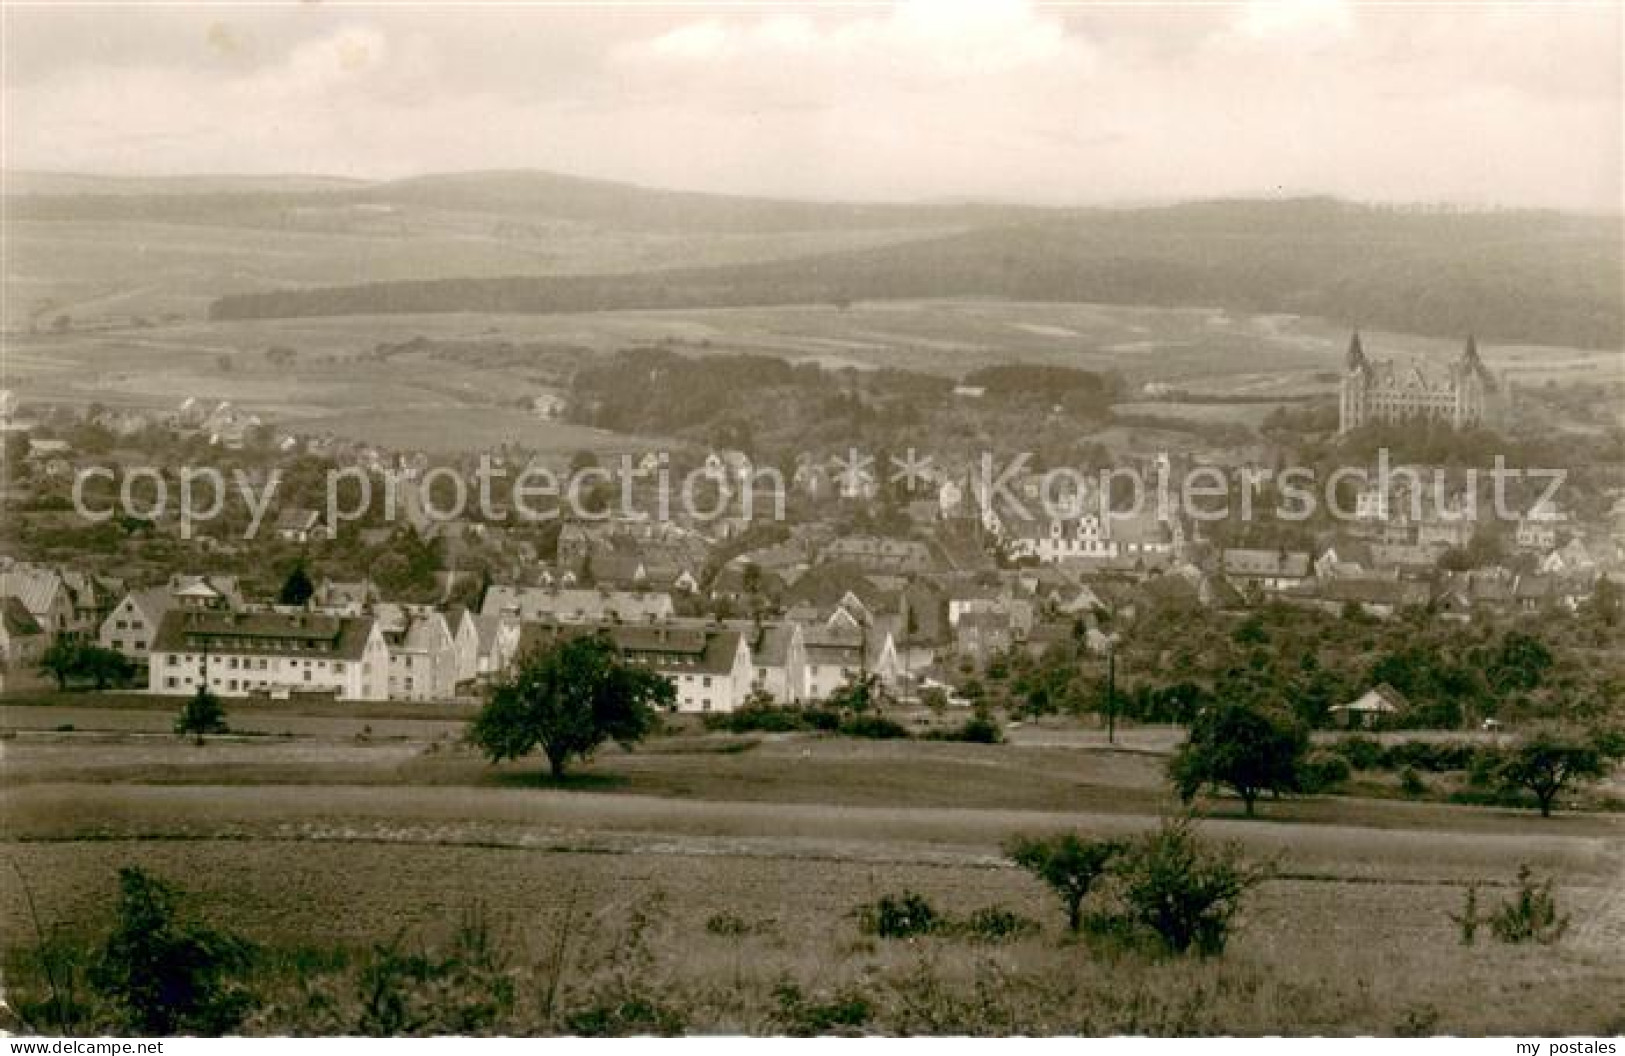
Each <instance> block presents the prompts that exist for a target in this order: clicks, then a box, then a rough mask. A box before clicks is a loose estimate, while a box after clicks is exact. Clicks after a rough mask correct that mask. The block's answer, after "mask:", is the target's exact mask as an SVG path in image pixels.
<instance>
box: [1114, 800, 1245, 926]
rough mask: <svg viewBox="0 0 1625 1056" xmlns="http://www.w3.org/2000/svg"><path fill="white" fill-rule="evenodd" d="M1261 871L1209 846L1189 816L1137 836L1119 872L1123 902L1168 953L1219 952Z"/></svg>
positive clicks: (1230, 852)
mask: <svg viewBox="0 0 1625 1056" xmlns="http://www.w3.org/2000/svg"><path fill="white" fill-rule="evenodd" d="M1264 875H1265V872H1264V870H1262V869H1259V868H1255V867H1252V866H1249V865H1247V864H1245V863H1243V862H1242V861H1241V859H1240V856H1239V854H1238V852H1237V851H1236V849H1235V847H1233V846H1225V847H1217V848H1215V847H1210V846H1208V845H1206V844H1205V843H1204V842H1203V841H1202V840H1201V839H1200V838H1199V837H1198V836H1197V834H1196V826H1195V824H1194V823H1193V822H1192V821H1191V819H1190V818H1189V817H1181V818H1172V819H1165V820H1164V821H1163V823H1162V825H1161V826H1160V827H1159V828H1158V829H1157V830H1156V831H1154V832H1148V833H1146V834H1145V835H1144V836H1142V837H1140V839H1139V840H1138V842H1137V843H1136V844H1135V845H1134V847H1133V848H1132V849H1131V850H1130V851H1129V853H1128V855H1127V857H1126V860H1125V862H1124V864H1123V868H1122V869H1121V876H1122V878H1123V900H1124V902H1126V903H1127V904H1128V907H1129V912H1130V914H1131V915H1132V916H1133V918H1134V919H1135V920H1136V921H1138V922H1139V923H1140V924H1142V925H1144V926H1145V927H1147V928H1149V929H1151V931H1152V932H1154V933H1155V934H1156V936H1157V938H1158V939H1160V940H1161V941H1162V944H1163V945H1164V946H1165V947H1167V949H1168V950H1169V951H1170V952H1172V953H1186V952H1189V951H1191V950H1193V949H1194V950H1195V951H1196V952H1197V953H1200V954H1203V955H1211V954H1216V953H1221V952H1223V950H1224V944H1225V940H1226V939H1227V938H1229V934H1230V921H1231V918H1233V917H1234V916H1235V914H1236V911H1237V910H1238V909H1240V908H1241V898H1242V896H1243V895H1244V894H1246V893H1247V891H1248V890H1249V889H1250V888H1252V887H1253V886H1255V885H1256V884H1258V883H1259V882H1260V881H1261V880H1263V879H1264Z"/></svg>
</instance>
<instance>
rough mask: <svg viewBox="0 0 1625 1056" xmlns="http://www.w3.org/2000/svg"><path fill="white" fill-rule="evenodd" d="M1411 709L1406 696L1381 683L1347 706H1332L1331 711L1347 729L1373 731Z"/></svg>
mask: <svg viewBox="0 0 1625 1056" xmlns="http://www.w3.org/2000/svg"><path fill="white" fill-rule="evenodd" d="M1409 707H1410V702H1409V701H1407V700H1406V699H1405V696H1404V694H1402V693H1400V692H1399V690H1397V689H1395V688H1394V687H1393V686H1390V685H1389V684H1388V683H1386V682H1381V683H1378V684H1377V685H1375V686H1372V687H1371V688H1370V689H1368V690H1366V691H1365V692H1364V693H1362V694H1360V695H1359V696H1358V697H1356V698H1355V699H1354V700H1351V701H1349V702H1348V703H1347V704H1334V705H1332V707H1331V708H1330V711H1331V713H1332V715H1333V716H1335V717H1336V719H1337V721H1338V723H1339V724H1340V725H1342V726H1343V727H1345V728H1354V727H1358V728H1360V729H1372V728H1374V727H1377V726H1380V725H1382V724H1383V723H1385V722H1388V721H1391V720H1392V719H1393V718H1394V717H1396V716H1397V715H1399V714H1400V713H1401V712H1403V711H1404V710H1405V709H1407V708H1409Z"/></svg>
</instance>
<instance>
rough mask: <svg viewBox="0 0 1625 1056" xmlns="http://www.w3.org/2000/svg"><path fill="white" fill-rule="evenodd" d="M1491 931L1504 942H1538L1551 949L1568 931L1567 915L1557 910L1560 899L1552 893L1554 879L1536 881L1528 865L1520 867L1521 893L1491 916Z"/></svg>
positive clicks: (1519, 882) (1519, 883) (1503, 904)
mask: <svg viewBox="0 0 1625 1056" xmlns="http://www.w3.org/2000/svg"><path fill="white" fill-rule="evenodd" d="M1490 930H1491V931H1493V932H1494V933H1495V937H1496V938H1497V939H1500V940H1501V941H1502V942H1510V943H1520V942H1538V943H1540V944H1541V945H1542V946H1550V945H1551V944H1552V943H1554V942H1556V941H1557V940H1558V939H1561V938H1562V937H1563V933H1564V932H1566V931H1568V930H1569V918H1568V915H1567V914H1566V913H1559V912H1558V911H1557V896H1555V895H1553V894H1552V878H1551V877H1547V878H1546V879H1545V880H1544V881H1542V882H1540V883H1536V882H1535V877H1534V872H1533V870H1531V869H1530V868H1529V865H1528V863H1524V864H1523V865H1520V866H1518V893H1517V894H1516V895H1514V896H1513V897H1512V899H1511V900H1510V901H1508V902H1503V903H1501V908H1500V909H1497V910H1496V911H1495V913H1494V915H1492V916H1491V917H1490Z"/></svg>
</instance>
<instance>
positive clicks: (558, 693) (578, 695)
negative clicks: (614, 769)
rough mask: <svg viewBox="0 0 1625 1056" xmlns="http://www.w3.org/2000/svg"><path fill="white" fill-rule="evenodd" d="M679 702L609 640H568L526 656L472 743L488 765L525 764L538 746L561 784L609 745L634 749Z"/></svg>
mask: <svg viewBox="0 0 1625 1056" xmlns="http://www.w3.org/2000/svg"><path fill="white" fill-rule="evenodd" d="M675 698H676V691H675V689H674V688H673V686H672V684H671V682H670V680H668V679H667V678H665V677H664V676H662V675H659V674H656V673H655V672H653V671H648V670H645V669H643V668H641V667H637V666H634V665H631V664H626V663H624V662H622V660H621V658H620V655H619V654H618V653H617V652H616V649H615V645H614V643H613V642H611V641H610V640H609V638H608V636H607V635H603V634H598V635H585V636H581V637H575V638H567V639H565V640H563V641H560V642H558V643H556V644H554V645H552V646H550V647H548V648H545V649H541V650H538V651H536V652H534V653H532V654H530V655H529V656H527V657H525V659H524V660H522V661H521V662H520V664H519V667H518V669H517V670H516V671H515V672H514V674H513V675H512V676H511V677H509V678H507V679H505V680H503V681H501V682H499V683H497V684H496V685H494V686H492V687H491V691H490V694H489V696H488V698H487V700H486V703H485V707H484V708H482V709H481V711H480V713H479V715H478V716H477V717H476V718H475V719H474V722H473V724H472V725H471V726H470V727H469V731H468V737H469V740H470V741H472V742H473V743H474V744H475V745H477V746H478V747H479V748H480V750H481V751H483V752H484V753H485V755H486V757H487V758H488V759H490V760H491V761H492V762H501V761H503V760H506V759H518V758H520V757H521V756H524V755H528V754H529V753H530V752H532V751H534V750H535V749H537V748H540V749H541V750H542V753H543V754H544V755H546V756H547V764H548V767H549V769H550V770H551V772H552V774H553V776H554V778H559V777H562V776H564V772H565V769H566V768H567V767H568V766H569V764H570V761H571V760H573V759H586V758H587V757H589V756H590V755H592V753H593V752H594V751H596V750H597V749H598V747H599V746H600V745H602V744H603V743H604V742H605V741H608V740H614V741H616V742H618V743H620V744H622V745H631V744H634V743H636V742H637V741H640V740H642V739H643V738H644V737H645V736H646V735H647V734H648V733H649V731H650V730H651V729H653V728H654V725H655V723H656V721H657V717H656V710H657V709H659V708H664V707H669V706H670V705H671V704H672V702H673V701H674V700H675Z"/></svg>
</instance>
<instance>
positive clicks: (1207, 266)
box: [211, 174, 1625, 348]
mask: <svg viewBox="0 0 1625 1056" xmlns="http://www.w3.org/2000/svg"><path fill="white" fill-rule="evenodd" d="M561 179H562V178H561ZM544 186H552V185H551V184H545V183H544V182H539V181H538V180H537V179H536V178H535V177H533V176H530V177H526V178H523V179H516V180H515V181H514V182H513V183H511V184H510V183H508V182H507V181H505V180H504V179H503V178H501V177H498V176H493V175H490V174H487V175H485V176H482V177H479V178H471V179H470V181H469V182H464V181H463V180H462V179H461V178H457V177H434V178H426V179H425V180H421V181H402V182H400V183H396V184H390V185H385V186H384V188H382V189H378V188H369V189H368V190H367V192H366V193H368V194H374V193H375V192H380V193H387V194H389V195H392V196H400V197H399V198H397V199H395V200H403V201H404V200H412V199H413V198H414V196H417V197H418V198H419V200H433V201H436V202H439V203H447V202H449V201H453V200H456V199H457V198H458V197H459V196H464V197H466V196H471V195H478V196H480V198H481V199H482V200H483V201H485V202H486V203H487V205H488V207H489V203H491V202H493V201H500V202H505V203H506V204H505V206H504V208H511V209H513V210H515V211H518V212H526V211H529V210H533V209H540V208H548V207H550V208H556V209H569V210H576V211H578V213H581V214H586V213H592V212H595V211H601V210H604V209H616V208H618V209H620V210H621V214H620V215H621V216H622V218H623V219H624V220H626V221H627V222H632V223H640V224H657V223H659V222H661V218H666V220H667V222H674V218H676V217H678V216H681V217H684V218H690V217H693V216H696V215H699V214H703V213H705V212H706V211H708V210H711V211H714V212H713V213H712V214H711V215H710V218H709V219H708V221H707V222H708V223H709V224H711V225H713V226H716V225H721V224H724V223H728V222H738V223H746V222H749V223H754V224H764V225H770V224H773V223H777V222H780V221H781V220H783V221H784V222H789V221H788V219H787V218H790V217H797V218H798V219H797V220H796V221H795V222H796V223H800V224H807V223H814V222H815V221H814V220H813V219H812V217H813V216H814V215H816V216H818V217H821V218H825V219H824V222H829V223H836V224H841V223H854V224H856V223H860V222H861V223H864V224H869V225H877V224H879V223H884V222H896V223H914V222H916V221H915V219H914V218H915V217H924V216H930V217H933V218H934V219H933V222H934V223H936V224H937V225H942V224H943V223H944V222H945V220H946V218H947V217H949V216H953V217H954V218H956V219H958V220H959V221H961V222H962V223H964V224H966V225H968V226H969V227H970V229H967V230H960V231H958V232H956V233H951V234H946V235H939V236H935V237H926V238H918V239H913V240H908V241H902V242H898V243H896V244H888V245H881V246H878V247H874V248H863V249H854V250H844V251H839V252H832V253H822V254H818V255H812V256H803V257H797V258H793V259H783V260H768V261H763V262H753V263H748V264H736V265H727V266H719V267H699V268H676V269H667V270H663V271H659V272H624V273H617V274H602V275H549V276H535V275H530V276H501V277H483V278H457V277H447V278H441V279H430V280H425V281H403V282H381V283H372V284H366V285H353V286H336V287H321V288H307V289H283V290H277V291H270V292H263V293H247V294H239V295H233V296H227V297H222V298H220V299H219V300H217V301H216V302H214V304H213V306H212V308H211V314H212V315H213V316H214V317H216V318H221V319H241V318H274V317H283V316H311V315H346V314H362V313H368V314H371V313H391V312H443V311H489V312H569V311H593V310H607V309H628V308H699V307H737V306H747V305H763V304H804V303H841V302H849V301H855V300H876V299H895V298H919V297H950V296H993V297H1004V298H1010V299H1018V300H1038V301H1086V302H1098V303H1108V304H1138V305H1154V306H1193V305H1201V306H1212V307H1218V308H1225V309H1228V310H1234V311H1246V312H1291V313H1296V314H1305V315H1319V316H1325V317H1328V318H1333V319H1341V320H1347V321H1349V322H1351V323H1359V324H1362V325H1368V326H1372V327H1378V328H1385V329H1392V330H1399V331H1408V332H1412V333H1418V334H1436V335H1451V336H1455V335H1461V334H1464V333H1467V332H1475V333H1477V334H1478V335H1479V336H1481V337H1483V338H1485V339H1487V340H1494V341H1507V342H1528V343H1544V344H1557V345H1574V346H1579V347H1591V348H1619V347H1621V345H1622V344H1625V305H1622V298H1625V293H1622V291H1625V267H1622V259H1621V240H1620V234H1619V220H1618V218H1617V217H1608V218H1604V217H1592V216H1575V215H1568V214H1559V213H1552V212H1540V211H1516V212H1513V211H1509V212H1484V213H1467V212H1440V211H1422V210H1404V209H1393V208H1376V207H1365V206H1357V205H1351V204H1347V203H1342V202H1337V201H1332V200H1327V199H1304V200H1296V201H1283V202H1258V201H1222V202H1205V203H1193V204H1186V205H1176V206H1167V207H1160V208H1147V209H1131V210H1104V209H1101V210H1049V211H1043V210H1005V209H1002V208H1001V207H988V206H936V207H933V206H917V207H914V206H877V207H872V209H873V210H874V211H873V212H869V211H868V210H870V209H871V207H863V206H832V205H803V204H798V203H773V202H752V201H750V200H744V199H728V198H716V197H714V196H704V195H701V196H687V195H671V196H667V195H666V192H654V191H641V190H638V189H626V188H616V187H615V185H599V184H595V183H593V182H592V181H573V180H563V182H561V183H559V184H557V185H556V186H555V187H554V189H553V190H552V191H550V192H547V193H545V194H544V193H543V188H544ZM341 193H344V194H354V193H359V192H354V191H345V192H341ZM693 199H697V201H695V200H693ZM617 201H618V202H619V203H620V204H619V206H616V205H615V204H614V203H615V202H617ZM544 202H545V203H551V205H544V204H543V203H544ZM798 210H801V211H803V212H798ZM747 218H748V219H747ZM920 222H922V223H924V221H920ZM928 226H929V225H928Z"/></svg>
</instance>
